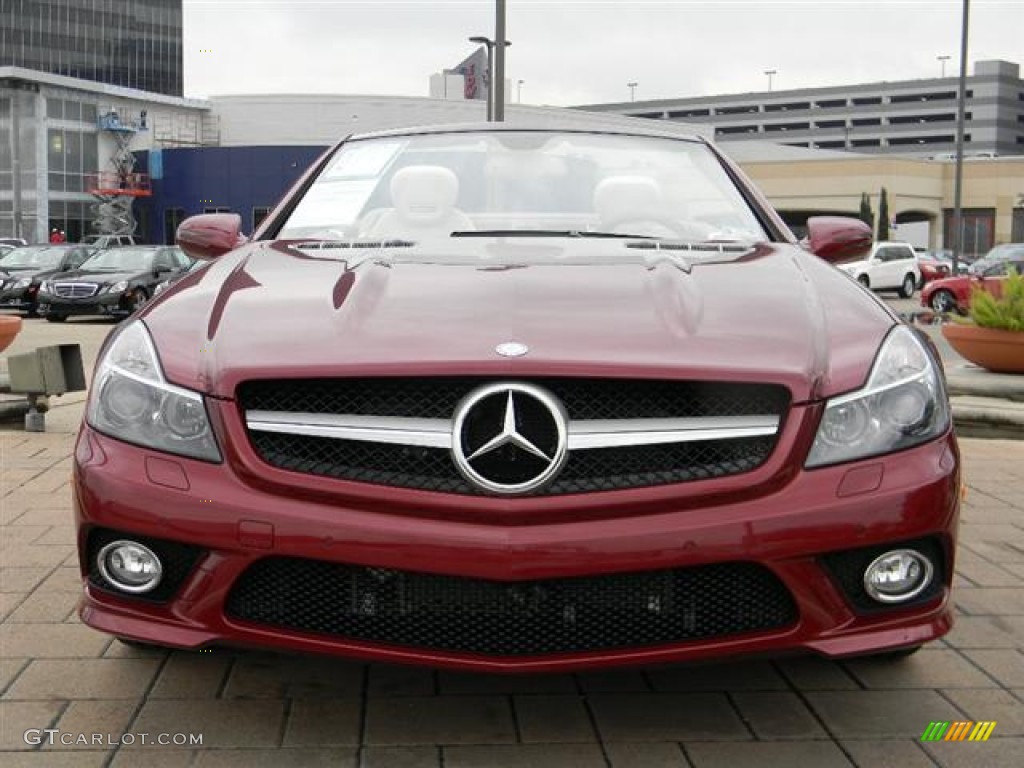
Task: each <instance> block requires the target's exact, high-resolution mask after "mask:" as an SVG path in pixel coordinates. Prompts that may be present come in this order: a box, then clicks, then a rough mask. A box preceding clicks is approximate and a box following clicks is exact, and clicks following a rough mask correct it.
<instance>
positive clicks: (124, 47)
mask: <svg viewBox="0 0 1024 768" xmlns="http://www.w3.org/2000/svg"><path fill="white" fill-rule="evenodd" d="M181 25H182V0H0V67H2V66H16V67H25V68H26V69H34V70H37V71H40V72H48V73H50V74H54V75H65V76H67V77H74V78H78V79H81V80H92V81H94V82H100V83H107V84H109V85H119V86H123V87H125V88H135V89H138V90H141V91H149V92H150V93H161V94H165V95H167V96H179V97H180V96H181V95H182V93H183V81H182V28H181Z"/></svg>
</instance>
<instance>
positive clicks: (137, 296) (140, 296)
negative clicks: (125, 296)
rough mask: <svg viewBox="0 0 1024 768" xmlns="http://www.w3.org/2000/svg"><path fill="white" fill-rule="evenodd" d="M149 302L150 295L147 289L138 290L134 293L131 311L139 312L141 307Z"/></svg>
mask: <svg viewBox="0 0 1024 768" xmlns="http://www.w3.org/2000/svg"><path fill="white" fill-rule="evenodd" d="M147 301H149V294H148V293H146V291H145V289H143V288H136V289H135V290H134V291H132V298H131V307H130V309H131V311H132V312H135V311H137V310H138V309H139V307H141V306H142V305H143V304H145V303H146V302H147Z"/></svg>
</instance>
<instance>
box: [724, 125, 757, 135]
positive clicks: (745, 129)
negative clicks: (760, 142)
mask: <svg viewBox="0 0 1024 768" xmlns="http://www.w3.org/2000/svg"><path fill="white" fill-rule="evenodd" d="M736 133H757V126H756V125H720V126H718V127H717V128H715V136H728V135H730V134H736Z"/></svg>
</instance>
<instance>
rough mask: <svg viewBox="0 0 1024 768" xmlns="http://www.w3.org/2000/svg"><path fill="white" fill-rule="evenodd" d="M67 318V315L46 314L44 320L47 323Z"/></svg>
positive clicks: (59, 321)
mask: <svg viewBox="0 0 1024 768" xmlns="http://www.w3.org/2000/svg"><path fill="white" fill-rule="evenodd" d="M67 319H68V316H67V315H47V316H46V322H48V323H63V322H64V321H65V320H67Z"/></svg>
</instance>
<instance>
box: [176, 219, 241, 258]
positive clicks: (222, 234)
mask: <svg viewBox="0 0 1024 768" xmlns="http://www.w3.org/2000/svg"><path fill="white" fill-rule="evenodd" d="M174 239H175V242H177V244H178V246H179V247H180V248H181V250H183V251H184V252H185V253H186V254H187V255H188V256H191V257H192V258H193V259H201V260H202V261H212V260H213V259H216V258H217V257H218V256H223V255H224V254H225V253H227V252H228V251H232V250H234V249H235V248H237V247H238V246H240V245H244V244H245V243H246V242H247V240H246V238H245V236H244V235H243V234H242V217H241V216H239V215H238V214H237V213H204V214H202V215H200V216H191V217H189V218H187V219H185V220H184V221H183V222H181V224H180V225H179V227H178V232H177V234H176V235H175V238H174Z"/></svg>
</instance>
